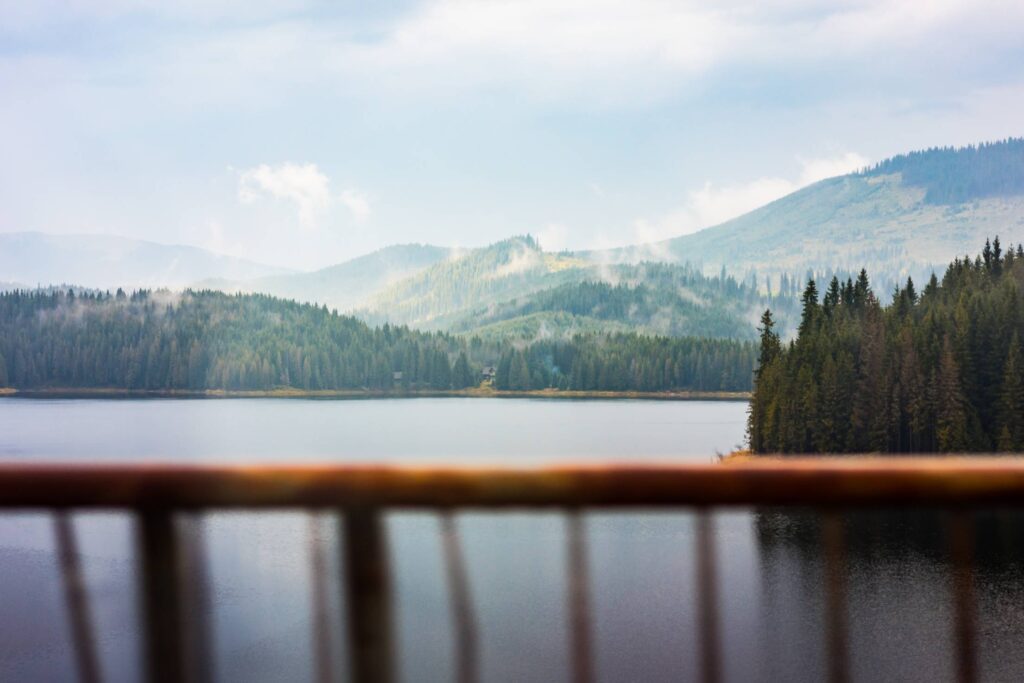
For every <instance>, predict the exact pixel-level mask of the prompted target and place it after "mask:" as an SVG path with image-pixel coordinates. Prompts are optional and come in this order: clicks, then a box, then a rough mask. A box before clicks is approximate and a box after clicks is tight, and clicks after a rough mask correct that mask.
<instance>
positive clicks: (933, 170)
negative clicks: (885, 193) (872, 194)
mask: <svg viewBox="0 0 1024 683" xmlns="http://www.w3.org/2000/svg"><path fill="white" fill-rule="evenodd" d="M891 173H899V174H900V175H901V176H902V178H903V182H904V183H905V184H907V185H911V186H914V187H922V188H924V189H925V196H924V201H925V202H926V203H928V204H959V203H962V202H968V201H971V200H974V199H983V198H986V197H1006V196H1010V195H1020V194H1024V138H1007V139H1006V140H1000V141H998V142H985V143H982V144H980V145H968V146H967V147H932V148H930V149H926V150H922V151H918V152H910V153H909V154H900V155H899V156H895V157H892V158H891V159H886V160H885V161H881V162H879V163H877V164H875V165H874V166H872V167H871V168H867V169H864V170H863V171H861V173H860V175H862V176H878V175H887V174H891Z"/></svg>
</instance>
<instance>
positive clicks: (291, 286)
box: [196, 244, 458, 312]
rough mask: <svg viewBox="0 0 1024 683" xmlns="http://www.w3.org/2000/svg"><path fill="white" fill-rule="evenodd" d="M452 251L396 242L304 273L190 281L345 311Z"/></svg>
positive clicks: (427, 266) (201, 285)
mask: <svg viewBox="0 0 1024 683" xmlns="http://www.w3.org/2000/svg"><path fill="white" fill-rule="evenodd" d="M457 253H458V252H457V250H454V249H449V248H447V247H436V246H433V245H429V244H398V245H394V246H390V247H385V248H383V249H378V250H377V251H374V252H372V253H370V254H366V255H365V256H360V257H358V258H354V259H352V260H350V261H345V262H343V263H339V264H337V265H334V266H329V267H327V268H322V269H320V270H315V271H312V272H308V273H286V274H280V275H268V276H265V277H260V278H255V279H251V280H234V281H232V280H225V279H214V280H207V281H203V282H199V283H196V286H197V287H201V288H203V287H208V288H211V289H222V290H226V291H240V292H260V293H263V294H272V295H273V296H277V297H281V298H283V299H294V300H296V301H301V302H309V303H318V304H324V305H326V306H327V307H329V308H332V309H335V310H338V311H342V312H346V311H350V310H352V309H355V308H357V307H359V306H362V305H363V304H364V303H365V302H366V301H367V300H368V299H370V298H371V297H372V296H374V295H375V294H378V293H379V292H381V291H382V290H384V289H386V288H387V287H388V286H390V285H394V284H396V283H398V282H401V281H403V280H405V279H406V278H409V277H412V276H414V275H416V274H417V273H420V272H422V271H423V270H425V269H427V268H429V267H430V266H432V265H434V264H436V263H438V262H442V261H445V260H447V259H449V258H451V257H453V255H455V254H457Z"/></svg>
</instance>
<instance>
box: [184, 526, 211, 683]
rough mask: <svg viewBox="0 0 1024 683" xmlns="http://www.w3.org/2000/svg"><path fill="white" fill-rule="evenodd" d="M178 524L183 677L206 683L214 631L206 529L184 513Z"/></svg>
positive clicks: (208, 677) (209, 676) (209, 668)
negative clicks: (210, 618) (211, 617)
mask: <svg viewBox="0 0 1024 683" xmlns="http://www.w3.org/2000/svg"><path fill="white" fill-rule="evenodd" d="M178 522H179V526H178V529H179V541H178V542H179V548H180V552H181V558H180V561H181V564H180V575H179V578H178V586H179V590H180V591H181V594H182V598H183V601H182V607H183V611H182V615H181V619H182V621H181V623H182V628H184V629H185V630H184V632H183V633H182V647H183V648H184V653H183V656H184V670H185V671H184V673H185V676H186V679H187V680H189V681H194V682H195V683H209V682H210V681H212V680H213V679H214V676H213V657H212V651H213V648H214V644H213V629H212V627H211V624H210V621H209V616H210V610H211V604H212V601H211V600H210V580H209V574H208V571H209V566H208V564H207V557H206V542H205V527H204V525H203V519H202V516H201V515H200V514H197V513H186V514H184V515H182V516H181V518H180V519H179V520H178Z"/></svg>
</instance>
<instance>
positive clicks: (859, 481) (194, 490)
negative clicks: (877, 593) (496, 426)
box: [0, 458, 1024, 683]
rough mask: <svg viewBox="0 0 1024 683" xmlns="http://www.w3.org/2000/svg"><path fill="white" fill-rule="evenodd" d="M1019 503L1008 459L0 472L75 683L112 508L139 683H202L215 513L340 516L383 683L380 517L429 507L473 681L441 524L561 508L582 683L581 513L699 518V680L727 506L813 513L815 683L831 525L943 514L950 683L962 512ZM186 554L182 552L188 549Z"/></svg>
mask: <svg viewBox="0 0 1024 683" xmlns="http://www.w3.org/2000/svg"><path fill="white" fill-rule="evenodd" d="M1022 504H1024V464H1022V463H1021V462H1018V461H1015V460H1008V459H985V460H978V459H973V460H968V459H961V458H954V459H944V460H934V459H933V460H926V459H909V458H908V459H898V460H881V459H842V460H839V459H817V460H765V461H754V462H749V463H744V464H740V465H680V466H661V465H659V466H650V467H642V466H596V465H594V466H571V467H569V466H567V467H553V468H540V469H483V468H458V467H438V468H430V467H407V466H401V467H399V466H395V467H386V466H347V465H310V466H264V465H260V466H181V465H103V466H78V465H29V464H5V465H0V507H2V508H5V509H8V510H10V509H34V508H45V509H52V510H55V511H56V513H57V514H56V517H55V536H56V540H57V548H58V559H59V563H60V567H61V570H62V576H63V582H64V593H65V598H66V603H67V609H68V613H69V621H70V624H71V631H72V640H73V646H74V650H75V658H76V659H75V661H76V664H77V670H78V674H79V678H80V679H81V680H82V681H84V682H86V683H91V682H92V681H98V680H100V669H99V666H98V664H97V656H96V652H95V643H94V639H93V635H92V631H91V628H90V614H89V601H88V596H87V592H86V590H85V587H84V583H83V580H82V569H81V566H80V560H79V553H78V549H77V548H76V539H75V535H74V532H73V528H72V525H71V524H70V517H69V513H70V512H71V511H72V510H77V509H97V508H102V509H126V510H131V511H133V512H134V514H135V515H137V518H138V524H137V528H138V530H139V541H138V548H139V552H138V556H139V562H140V576H141V582H142V589H141V592H142V603H143V604H142V613H143V623H144V625H145V628H144V647H145V650H144V653H145V662H146V671H147V675H148V678H149V680H150V681H181V680H199V681H203V680H208V679H209V678H210V673H209V661H208V659H209V653H208V652H207V651H206V648H207V646H208V643H209V638H208V634H207V630H206V626H205V624H204V623H202V619H201V618H198V617H197V615H196V614H195V610H193V609H190V607H189V605H194V604H196V600H197V598H196V595H197V593H201V591H202V590H204V588H203V586H202V585H201V584H202V582H201V581H196V580H195V577H196V576H197V575H199V573H200V570H201V568H202V564H203V562H204V559H203V551H202V547H201V543H196V542H195V541H194V539H195V536H194V535H190V534H182V533H180V531H181V530H180V528H179V524H180V523H181V521H182V520H181V519H180V518H181V517H184V518H185V521H188V520H189V519H194V513H197V512H202V511H206V510H211V509H218V510H221V509H230V508H235V509H238V508H244V509H282V508H300V509H308V510H320V511H322V510H337V511H338V513H339V519H340V522H339V524H340V531H341V533H340V535H339V537H340V538H342V539H343V544H342V550H341V552H342V554H343V557H342V558H341V559H342V562H341V564H340V566H341V567H342V572H341V574H342V577H341V579H340V580H341V581H342V582H343V584H342V585H343V586H344V591H345V600H346V606H347V619H348V638H349V659H350V662H349V665H350V669H351V672H350V678H351V680H353V681H390V680H392V678H393V671H392V663H393V660H394V639H393V633H392V631H393V627H392V612H393V610H392V605H391V598H392V594H391V588H390V585H389V569H388V557H389V553H388V548H387V543H386V537H385V535H384V532H383V519H382V515H383V513H384V512H385V511H388V510H399V509H410V508H412V509H416V508H418V509H430V510H435V511H439V512H440V513H441V516H442V527H441V528H442V537H443V538H442V541H443V542H442V548H443V552H444V557H445V561H446V567H447V578H448V582H449V590H450V594H451V599H452V601H453V610H452V613H453V615H454V622H455V623H454V633H455V642H456V652H457V662H456V665H457V666H456V670H457V675H458V679H459V680H460V681H466V682H468V681H475V680H477V678H478V670H479V653H478V642H477V634H476V627H475V622H474V614H473V605H472V600H471V594H470V591H469V585H468V581H467V572H466V567H465V564H464V560H463V557H462V552H461V548H460V543H459V536H458V534H457V531H456V527H455V525H454V523H453V520H452V517H451V513H452V511H453V510H456V509H465V508H515V507H523V508H548V509H551V508H555V509H563V510H565V511H566V512H567V514H568V518H569V524H568V566H567V573H568V588H569V590H568V596H569V598H568V599H569V605H568V607H569V609H568V613H569V615H570V621H571V629H570V632H571V647H570V655H571V671H572V676H573V679H574V680H575V681H580V682H582V681H589V680H592V679H593V677H594V670H593V666H592V656H593V653H592V643H591V634H590V599H589V596H588V568H587V563H586V546H585V543H586V538H585V535H584V533H583V525H582V523H581V519H580V512H581V510H583V509H594V508H630V507H634V508H660V507H690V508H693V509H695V510H696V512H697V513H698V523H697V527H696V528H697V536H696V538H697V544H696V549H695V551H696V553H697V580H698V591H699V592H698V602H697V610H698V624H699V625H700V629H699V630H700V634H701V635H700V637H701V639H702V640H701V643H700V648H699V653H700V654H699V656H700V664H701V668H700V670H701V672H702V676H703V679H704V680H705V681H717V680H719V678H720V675H721V662H720V643H719V636H718V631H719V628H718V613H717V586H716V578H715V576H716V575H715V571H714V557H713V547H714V546H713V542H712V541H713V538H712V530H711V525H710V523H709V518H708V515H707V511H708V509H709V508H712V507H716V508H717V507H723V506H772V507H795V506H799V507H808V506H809V507H815V508H818V509H820V510H821V513H822V515H823V524H822V547H823V556H824V561H825V568H826V573H825V577H826V579H825V580H826V586H825V590H826V598H827V601H826V603H827V607H828V614H827V618H826V628H827V638H826V642H827V647H828V653H827V654H828V662H829V676H830V678H831V680H833V681H845V680H847V678H848V666H847V664H848V662H847V658H848V648H847V634H846V605H845V586H844V572H843V567H844V563H845V559H844V557H845V542H844V538H843V526H842V524H841V520H840V516H839V513H840V512H841V511H843V510H847V509H856V508H865V507H879V506H887V505H888V506H891V505H897V506H903V505H913V506H928V507H939V508H943V509H946V510H948V511H949V524H948V527H947V530H948V536H949V541H950V550H951V557H952V560H953V571H954V574H955V575H954V587H955V590H954V614H955V619H956V623H955V628H954V636H955V642H954V643H953V644H954V645H955V653H956V655H955V657H956V665H957V676H958V679H959V680H961V681H972V680H974V679H975V678H976V652H975V627H974V621H975V615H974V610H975V605H974V596H973V579H972V549H973V545H974V542H973V527H972V525H971V523H970V518H969V514H968V513H969V511H970V510H971V509H973V508H977V507H983V506H995V505H1010V506H1021V505H1022ZM318 529H319V525H313V526H311V549H312V554H311V560H312V569H313V576H314V581H313V592H314V599H313V602H314V619H313V622H314V633H313V638H314V645H315V652H316V653H317V656H316V661H317V672H318V678H319V680H321V681H329V680H334V678H335V677H336V674H337V673H339V672H336V671H334V669H333V667H332V661H331V656H330V652H331V643H330V636H329V633H328V628H327V623H328V616H327V613H326V611H325V610H326V607H325V604H326V602H327V598H326V596H327V595H328V594H329V591H328V578H327V576H326V573H327V569H326V567H327V566H328V563H327V561H326V557H324V555H323V553H324V550H323V546H322V544H321V543H320V542H319V540H318V537H317V535H318V533H319V531H318ZM189 539H192V542H189Z"/></svg>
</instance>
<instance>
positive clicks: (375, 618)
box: [341, 507, 395, 683]
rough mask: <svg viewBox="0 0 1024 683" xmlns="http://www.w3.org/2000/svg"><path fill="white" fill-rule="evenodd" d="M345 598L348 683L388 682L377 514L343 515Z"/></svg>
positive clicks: (382, 546) (360, 510)
mask: <svg viewBox="0 0 1024 683" xmlns="http://www.w3.org/2000/svg"><path fill="white" fill-rule="evenodd" d="M342 527H343V528H342V529H341V532H342V538H343V539H344V543H343V544H342V545H343V547H344V557H343V558H342V564H343V566H344V567H345V577H344V579H345V600H346V604H347V607H348V633H349V643H350V645H349V656H350V657H351V680H352V681H353V683H389V682H390V681H391V680H392V679H393V677H394V675H393V671H392V665H393V654H394V651H395V650H394V645H393V637H394V636H393V632H392V631H393V629H392V623H391V620H392V605H391V597H392V594H391V586H390V571H389V569H388V548H387V540H386V538H385V532H384V522H383V520H382V519H381V513H380V510H378V509H375V508H364V507H357V508H350V509H347V510H344V511H343V514H342Z"/></svg>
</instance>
